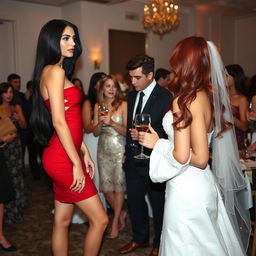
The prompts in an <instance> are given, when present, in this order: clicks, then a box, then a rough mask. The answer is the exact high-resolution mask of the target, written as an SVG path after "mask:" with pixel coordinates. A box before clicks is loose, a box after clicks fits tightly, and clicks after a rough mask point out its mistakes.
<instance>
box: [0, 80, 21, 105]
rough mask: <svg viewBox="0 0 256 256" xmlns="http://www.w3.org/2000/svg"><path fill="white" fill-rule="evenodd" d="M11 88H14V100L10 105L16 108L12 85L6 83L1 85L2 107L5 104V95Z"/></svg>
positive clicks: (0, 98) (0, 102) (0, 101)
mask: <svg viewBox="0 0 256 256" xmlns="http://www.w3.org/2000/svg"><path fill="white" fill-rule="evenodd" d="M9 88H12V92H13V98H12V100H11V102H10V105H12V106H15V105H16V104H17V101H16V99H15V95H14V89H13V87H12V85H11V84H9V83H5V82H4V83H0V105H2V104H3V94H4V93H6V92H7V91H8V89H9Z"/></svg>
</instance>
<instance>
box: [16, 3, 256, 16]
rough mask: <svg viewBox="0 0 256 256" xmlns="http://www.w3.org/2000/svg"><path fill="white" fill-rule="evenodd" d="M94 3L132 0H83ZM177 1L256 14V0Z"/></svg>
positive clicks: (59, 4) (60, 4)
mask: <svg viewBox="0 0 256 256" xmlns="http://www.w3.org/2000/svg"><path fill="white" fill-rule="evenodd" d="M12 1H21V2H30V3H35V4H45V5H53V6H62V5H65V4H68V3H72V2H76V1H78V0H12ZM83 1H89V2H94V3H101V4H107V5H112V4H116V3H120V2H125V1H130V0H83ZM136 1H138V2H142V3H149V2H150V0H136ZM174 2H175V3H178V4H181V5H206V6H208V7H214V8H219V9H222V10H224V9H228V10H231V11H232V10H234V11H236V12H238V13H240V14H249V13H255V15H256V0H217V1H214V0H174Z"/></svg>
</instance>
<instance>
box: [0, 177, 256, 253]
mask: <svg viewBox="0 0 256 256" xmlns="http://www.w3.org/2000/svg"><path fill="white" fill-rule="evenodd" d="M26 185H27V194H28V198H29V207H28V208H27V209H25V210H24V221H23V222H22V223H20V224H6V225H5V226H4V229H5V234H6V236H7V237H8V238H9V239H10V240H11V242H12V243H13V244H15V245H16V247H17V248H18V250H17V251H16V252H13V253H10V252H4V251H0V256H10V255H11V256H51V249H50V247H51V241H50V238H51V230H52V223H53V214H52V213H51V212H52V209H53V194H52V189H51V182H50V180H49V178H48V177H47V176H46V175H43V176H42V177H41V179H40V180H36V181H34V180H33V179H32V178H31V177H30V174H29V173H27V177H26ZM109 216H110V218H111V216H112V215H111V213H110V214H109ZM151 222H152V221H151ZM86 230H87V225H86V224H72V225H71V228H70V245H69V256H82V247H83V239H84V236H85V234H86ZM151 231H152V225H151ZM151 237H152V235H151ZM130 240H131V225H130V221H129V218H127V222H126V227H125V229H124V230H123V231H122V232H121V233H120V235H119V237H118V238H116V239H108V238H107V235H105V236H104V239H103V243H102V248H101V251H100V254H99V256H115V255H120V254H119V253H118V248H120V247H122V246H123V245H125V244H126V243H127V242H129V241H130ZM150 250H151V249H150V248H146V249H138V250H136V251H135V252H133V253H130V254H128V255H129V256H147V255H149V253H150ZM249 255H251V253H250V250H249V252H248V256H249ZM166 256H169V255H166ZM171 256H173V255H171ZM204 256H207V255H204ZM216 256H218V255H216Z"/></svg>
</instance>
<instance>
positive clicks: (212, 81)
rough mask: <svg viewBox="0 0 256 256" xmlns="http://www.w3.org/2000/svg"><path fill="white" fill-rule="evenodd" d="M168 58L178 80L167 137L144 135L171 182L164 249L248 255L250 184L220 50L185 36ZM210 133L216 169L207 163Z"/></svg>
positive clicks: (196, 255) (153, 170)
mask: <svg viewBox="0 0 256 256" xmlns="http://www.w3.org/2000/svg"><path fill="white" fill-rule="evenodd" d="M212 54H213V55H212ZM213 58H214V60H213ZM215 59H217V62H216V60H215ZM213 61H214V62H213ZM170 64H171V67H172V69H173V70H174V71H175V73H176V78H175V80H174V83H175V85H176V86H175V88H174V101H173V104H172V106H171V110H172V112H171V111H169V112H167V113H166V115H165V117H164V119H163V127H164V129H165V131H166V133H167V135H168V140H167V139H159V137H158V135H157V133H156V132H155V131H154V130H153V129H152V128H151V127H150V131H151V133H143V132H140V134H139V142H140V144H141V145H143V146H146V147H148V148H153V151H152V154H151V157H150V177H151V179H152V181H154V182H165V181H167V183H166V196H165V210H164V223H163V229H162V237H161V244H160V252H159V253H160V255H161V256H169V255H171V256H188V255H189V256H210V255H212V256H242V255H246V249H247V245H248V238H249V234H250V220H249V214H248V211H247V212H246V210H245V209H243V205H242V206H241V205H240V202H239V200H237V193H241V191H243V190H244V189H245V186H246V185H245V182H244V178H243V175H242V172H241V170H239V169H238V168H237V167H236V164H237V166H239V158H238V154H237V148H236V146H235V145H236V144H235V139H234V131H233V128H232V123H233V121H232V117H231V115H230V109H229V103H228V101H227V100H226V98H227V99H228V95H227V92H226V87H225V76H224V68H223V66H222V63H221V61H220V58H219V56H218V53H217V50H216V48H215V46H214V45H213V44H212V43H211V42H206V41H205V40H204V39H203V38H201V37H190V38H186V39H184V40H183V41H181V42H180V43H178V44H177V46H176V48H175V49H174V52H173V54H172V57H171V59H170ZM211 71H212V72H211ZM216 74H217V76H216ZM223 111H224V114H223ZM172 113H174V115H173V114H172ZM213 113H214V114H213ZM211 139H212V140H213V168H214V170H213V171H211V169H210V167H209V165H208V160H209V145H210V141H211ZM226 150H228V151H226ZM217 169H218V170H217ZM213 173H214V174H213ZM216 181H217V182H216ZM223 200H224V202H225V205H224V202H223Z"/></svg>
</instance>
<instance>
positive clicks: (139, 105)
mask: <svg viewBox="0 0 256 256" xmlns="http://www.w3.org/2000/svg"><path fill="white" fill-rule="evenodd" d="M144 95H145V94H144V92H140V98H139V102H138V105H137V108H136V112H135V115H137V114H140V113H141V107H142V100H143V97H144Z"/></svg>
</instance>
